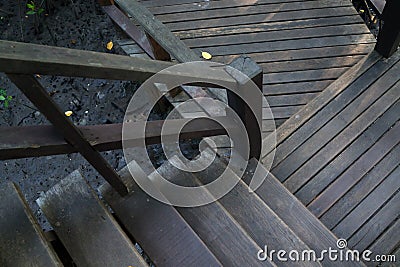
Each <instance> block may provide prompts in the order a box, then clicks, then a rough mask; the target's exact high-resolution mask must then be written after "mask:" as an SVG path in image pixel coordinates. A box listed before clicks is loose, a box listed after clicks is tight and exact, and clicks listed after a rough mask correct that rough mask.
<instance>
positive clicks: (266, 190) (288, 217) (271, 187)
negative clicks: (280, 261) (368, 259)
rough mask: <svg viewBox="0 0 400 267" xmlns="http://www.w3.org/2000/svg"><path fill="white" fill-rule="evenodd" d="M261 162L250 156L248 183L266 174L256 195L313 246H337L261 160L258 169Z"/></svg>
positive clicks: (333, 238) (354, 263)
mask: <svg viewBox="0 0 400 267" xmlns="http://www.w3.org/2000/svg"><path fill="white" fill-rule="evenodd" d="M257 164H258V162H257V161H256V160H254V159H253V160H251V161H250V163H249V166H248V168H247V169H246V172H245V175H244V176H243V177H242V179H243V181H244V182H245V183H246V184H250V182H251V179H260V178H264V177H265V180H264V181H263V183H262V184H261V186H260V187H259V188H258V189H257V190H256V191H255V192H256V193H257V195H258V196H259V197H260V198H261V199H262V200H263V201H264V202H265V203H266V204H267V205H268V206H269V207H270V208H271V209H272V210H273V211H274V212H275V213H276V214H279V217H280V218H281V219H282V220H283V221H284V222H285V223H286V224H287V225H288V226H289V227H290V229H292V230H293V231H294V232H295V234H296V235H297V236H298V237H299V238H300V239H301V240H303V242H304V243H306V244H307V245H308V246H309V247H310V248H311V249H313V250H315V251H320V250H321V247H327V248H329V247H332V248H334V247H336V240H337V238H336V237H335V236H334V235H333V234H332V233H331V232H330V231H329V230H328V229H327V228H326V227H325V226H324V225H323V224H322V223H321V222H320V221H319V220H318V219H317V218H316V217H315V216H314V215H313V214H312V213H311V212H310V211H309V210H308V209H307V208H306V207H305V206H304V205H302V204H301V203H300V202H299V201H298V200H297V198H296V197H295V196H294V195H292V194H291V193H290V192H289V191H288V190H287V189H286V188H285V187H284V186H283V185H282V184H281V183H280V182H279V181H278V180H277V179H276V178H275V177H274V176H273V174H272V173H270V172H268V171H267V170H266V169H265V168H264V167H263V166H262V165H261V164H260V166H259V169H258V171H257V172H256V173H255V170H256V167H257ZM341 264H343V266H362V264H361V263H357V262H341ZM322 265H323V266H337V264H336V263H335V262H332V261H329V260H327V259H325V260H324V261H322Z"/></svg>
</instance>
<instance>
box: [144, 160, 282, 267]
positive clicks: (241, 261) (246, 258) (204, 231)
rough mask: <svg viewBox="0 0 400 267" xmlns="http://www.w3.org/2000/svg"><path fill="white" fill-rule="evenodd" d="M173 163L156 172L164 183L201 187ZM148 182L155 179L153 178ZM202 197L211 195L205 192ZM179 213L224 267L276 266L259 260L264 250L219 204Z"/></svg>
mask: <svg viewBox="0 0 400 267" xmlns="http://www.w3.org/2000/svg"><path fill="white" fill-rule="evenodd" d="M172 162H173V159H172V160H170V161H169V162H166V163H164V164H163V165H162V166H161V167H160V168H158V169H157V172H158V173H159V174H161V175H162V176H163V177H164V179H167V180H169V181H170V182H173V183H175V184H179V185H182V186H198V185H199V184H200V181H199V180H198V179H197V178H196V177H195V176H193V174H192V173H188V172H182V171H180V170H178V169H177V168H175V167H174V166H173V165H172ZM174 164H175V165H176V164H179V163H178V162H175V163H174ZM149 178H150V179H154V178H153V177H152V176H150V177H149ZM199 190H200V189H199ZM203 193H204V194H205V195H208V196H210V195H211V194H210V193H209V192H208V191H207V190H206V189H204V188H203ZM177 210H178V211H179V213H180V214H181V215H182V216H183V217H184V218H185V220H186V221H187V222H188V223H189V224H190V226H191V227H192V228H193V230H194V231H195V232H196V233H197V234H198V235H199V236H200V238H201V239H202V240H203V241H204V243H205V244H206V245H207V246H208V247H209V249H210V250H211V251H212V252H213V253H214V254H215V256H216V257H217V258H218V259H219V260H220V261H221V263H222V264H223V265H224V266H261V265H262V266H275V264H274V263H273V262H271V261H270V260H269V259H267V260H266V261H264V262H261V261H259V260H258V259H257V252H258V251H259V250H260V249H261V247H260V246H259V245H258V244H257V243H256V242H255V241H254V240H253V239H252V238H251V237H250V236H249V235H248V233H247V232H246V231H245V230H244V229H243V228H242V227H241V225H240V224H239V223H238V222H237V221H236V220H235V219H234V218H233V217H232V215H231V214H230V213H229V212H228V211H227V210H226V209H225V208H224V207H223V205H221V203H220V202H219V201H215V202H213V203H210V204H207V205H204V206H200V207H194V208H177Z"/></svg>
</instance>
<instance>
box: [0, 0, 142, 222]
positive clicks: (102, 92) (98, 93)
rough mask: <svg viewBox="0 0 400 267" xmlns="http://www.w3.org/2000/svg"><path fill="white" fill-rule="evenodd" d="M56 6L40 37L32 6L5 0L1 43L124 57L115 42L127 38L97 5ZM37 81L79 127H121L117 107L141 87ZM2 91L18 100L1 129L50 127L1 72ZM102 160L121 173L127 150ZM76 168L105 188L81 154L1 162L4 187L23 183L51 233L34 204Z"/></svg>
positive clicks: (79, 1)
mask: <svg viewBox="0 0 400 267" xmlns="http://www.w3.org/2000/svg"><path fill="white" fill-rule="evenodd" d="M29 2H30V1H29ZM36 2H37V3H40V2H41V1H36ZM51 2H52V3H53V5H54V8H53V9H52V10H51V11H49V10H46V11H45V12H43V13H42V14H41V15H40V20H39V23H38V26H39V32H38V33H37V32H35V31H36V29H35V28H36V27H35V18H34V16H32V15H26V12H27V11H28V10H27V7H26V4H27V3H28V1H1V2H0V39H2V40H10V41H19V42H29V43H36V44H44V45H52V46H59V47H68V48H74V49H82V50H91V51H98V52H106V53H114V54H123V52H122V50H121V49H120V48H119V47H118V45H117V44H116V43H115V40H118V39H123V34H122V33H121V32H119V29H118V28H117V27H116V26H115V25H114V24H113V23H112V22H111V20H110V19H109V18H108V16H107V15H106V14H104V12H103V11H102V9H101V7H100V6H99V5H98V4H97V1H87V0H73V1H70V0H68V1H67V0H58V1H54V0H53V1H51ZM72 3H74V4H72ZM110 41H114V48H113V49H112V50H111V51H108V50H107V49H106V44H107V43H108V42H110ZM38 79H39V80H40V82H41V83H42V84H43V86H44V87H45V88H46V89H47V90H48V91H49V92H50V93H51V95H52V96H53V99H54V100H55V101H56V102H57V103H58V104H59V105H60V107H61V108H62V109H63V110H64V111H69V110H70V111H72V112H73V115H72V116H71V117H70V118H71V120H72V121H73V122H74V123H76V124H77V125H91V124H104V123H119V122H122V119H123V115H124V113H123V111H122V110H121V109H118V108H117V107H116V105H115V103H118V102H120V101H121V100H122V102H124V101H128V100H129V99H130V98H131V96H132V95H133V93H134V91H135V89H136V88H137V85H136V84H133V83H130V82H124V81H109V80H93V79H82V78H70V77H52V76H38ZM0 88H2V89H5V90H6V91H7V94H8V95H11V96H12V97H13V100H12V101H11V102H10V106H9V108H4V107H3V105H1V104H0V125H1V126H24V125H39V124H48V121H47V120H46V119H45V118H44V117H43V115H42V114H41V113H40V112H39V111H37V110H36V108H35V107H34V106H33V105H32V104H31V103H30V102H29V100H27V99H26V97H25V96H24V95H23V94H22V93H21V92H20V91H19V90H18V89H17V88H16V87H15V86H14V85H13V84H12V83H11V82H10V81H9V80H8V79H7V78H6V76H5V75H4V74H2V73H0ZM103 155H104V156H105V158H106V159H107V160H108V161H109V162H110V163H111V165H112V166H113V167H114V168H116V169H120V168H122V167H123V166H124V165H125V162H124V159H123V155H122V151H113V152H105V153H103ZM76 169H79V170H80V171H81V172H82V174H83V175H84V176H85V177H86V178H87V179H88V180H89V182H90V183H91V185H92V186H93V187H94V188H97V187H98V186H99V185H100V184H102V183H104V180H103V178H102V177H101V176H100V175H99V174H98V173H97V172H96V171H95V170H94V169H93V168H92V167H91V165H90V164H88V163H87V162H86V161H85V160H84V159H83V158H82V157H81V156H80V155H78V154H71V155H62V156H51V157H40V158H28V159H19V160H7V161H2V162H1V164H0V186H2V184H3V183H5V182H8V181H13V182H15V183H16V184H18V185H19V186H20V188H21V190H22V192H23V193H24V195H25V197H26V198H27V200H28V203H29V205H30V206H31V208H32V209H33V211H34V213H35V215H36V216H37V218H38V219H39V222H40V224H41V226H42V227H43V228H44V229H46V230H47V229H50V225H49V224H48V223H47V222H46V219H45V218H44V216H42V214H41V213H40V211H39V209H38V206H37V205H36V203H35V200H36V199H37V198H38V196H39V195H40V194H41V192H43V191H46V190H47V189H49V188H50V187H51V186H53V185H54V184H56V183H57V182H58V181H59V180H60V179H62V178H63V177H65V176H66V175H68V174H69V173H71V172H72V171H74V170H76Z"/></svg>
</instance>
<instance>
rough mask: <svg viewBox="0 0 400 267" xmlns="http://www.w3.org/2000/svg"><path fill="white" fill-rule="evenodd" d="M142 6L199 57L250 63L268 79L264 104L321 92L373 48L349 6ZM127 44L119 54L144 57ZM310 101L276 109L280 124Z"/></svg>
mask: <svg viewBox="0 0 400 267" xmlns="http://www.w3.org/2000/svg"><path fill="white" fill-rule="evenodd" d="M140 3H141V4H142V5H144V6H145V7H147V8H148V9H149V10H150V12H151V13H152V14H154V15H155V17H156V18H157V19H159V20H160V21H162V22H163V23H165V24H166V26H167V27H168V30H169V31H171V32H172V33H174V34H176V36H177V37H178V38H180V39H181V40H182V41H183V42H184V43H185V44H186V45H188V46H189V47H190V48H191V49H192V50H194V52H195V54H196V55H197V57H199V56H200V54H201V52H202V51H206V52H209V53H211V54H212V56H213V60H215V61H218V62H223V63H228V62H230V61H231V60H233V59H234V58H235V57H237V56H239V55H241V54H243V53H245V54H246V55H248V56H250V57H252V58H253V59H254V60H255V61H256V62H257V63H259V64H261V65H262V66H263V69H264V73H265V74H266V76H265V77H264V93H265V96H266V97H267V100H270V97H272V96H282V97H290V96H291V95H292V94H293V93H296V94H298V95H302V94H307V93H309V92H313V93H320V92H321V91H323V90H324V89H325V88H326V87H327V86H328V85H329V84H331V83H332V82H333V81H335V80H336V79H337V78H338V77H339V76H341V75H342V74H343V73H344V71H346V69H347V68H349V67H352V66H354V65H355V64H356V63H357V62H359V61H360V60H361V59H362V57H364V56H365V55H367V54H368V53H369V52H370V51H371V50H372V49H373V46H374V43H375V40H374V38H373V37H372V35H371V34H370V32H369V30H368V29H367V28H366V27H365V25H364V24H363V21H362V20H361V19H360V17H359V15H358V14H357V13H356V12H355V10H354V8H353V6H352V5H351V3H348V2H330V1H305V2H304V1H303V2H298V1H289V0H288V1H283V2H282V1H275V0H269V1H257V3H256V4H255V3H254V2H252V1H227V0H221V1H211V2H194V1H171V2H165V3H161V2H160V1H140ZM127 44H128V43H127ZM129 45H132V43H130V44H129ZM129 45H127V46H126V48H127V49H125V48H124V46H122V48H123V49H124V50H125V51H126V52H127V53H128V54H131V55H133V56H135V55H137V56H141V53H142V52H140V51H137V52H133V51H132V52H131V51H130V50H129ZM343 57H348V58H346V59H344V58H343ZM299 60H303V62H302V61H299ZM264 63H265V64H264ZM266 63H268V64H266ZM272 101H273V98H271V102H272ZM309 101H311V99H310V100H307V101H306V103H308V102H309ZM306 103H304V102H300V103H299V102H298V101H296V99H295V98H293V101H291V100H290V98H288V100H287V101H286V102H285V103H282V104H279V105H278V104H275V105H274V106H272V108H271V109H272V112H273V113H274V115H275V118H277V119H279V120H281V121H279V122H278V123H277V126H280V125H281V124H282V122H284V121H285V120H287V119H289V118H290V117H291V116H292V115H293V114H295V113H297V112H298V111H299V110H300V109H301V108H302V107H303V106H304V105H305V104H306ZM266 133H267V132H266Z"/></svg>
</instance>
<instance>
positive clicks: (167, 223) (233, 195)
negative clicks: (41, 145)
mask: <svg viewBox="0 0 400 267" xmlns="http://www.w3.org/2000/svg"><path fill="white" fill-rule="evenodd" d="M204 153H205V155H207V157H211V156H212V152H211V151H210V150H209V151H206V152H204ZM130 164H131V168H133V169H134V170H135V173H134V175H145V174H144V172H143V171H142V170H141V169H140V167H139V166H138V165H137V164H136V163H135V162H131V163H130ZM256 165H257V161H255V160H252V162H251V164H250V165H249V167H248V169H247V170H246V174H247V175H246V176H245V177H244V178H243V180H240V179H239V177H237V178H238V180H240V181H239V184H238V185H237V186H236V187H235V188H234V189H233V190H232V191H231V192H229V193H228V194H227V195H226V196H224V197H223V198H221V199H219V200H218V201H216V202H214V203H212V204H208V205H206V206H202V207H196V208H174V207H171V206H169V205H165V204H162V203H160V202H158V201H156V200H154V199H152V198H151V197H150V196H148V195H147V194H146V193H144V192H143V191H141V189H140V188H139V187H138V186H137V185H136V184H135V183H134V181H133V178H132V176H131V175H130V173H129V171H128V170H127V168H125V169H123V170H122V171H121V172H120V174H121V175H122V177H124V181H125V183H127V184H129V185H130V189H131V192H132V193H131V194H129V195H128V196H126V197H123V198H122V197H120V196H119V195H118V194H117V193H116V192H115V191H114V190H113V189H112V188H111V186H109V185H108V184H105V185H103V186H102V187H101V188H100V192H101V194H102V196H103V197H104V199H105V201H106V202H107V203H108V204H109V205H110V207H111V208H112V210H113V211H114V212H115V214H114V215H115V216H116V217H115V218H114V217H113V216H112V215H111V214H110V212H109V209H108V208H106V207H105V206H104V205H103V204H102V202H101V201H100V200H99V198H98V197H97V195H96V194H95V193H94V190H93V189H92V188H90V186H89V185H88V184H87V183H86V182H85V180H84V179H83V178H82V176H81V175H80V174H79V172H78V171H75V172H74V173H72V174H71V175H70V176H68V177H66V178H64V179H63V180H62V181H61V182H60V183H59V184H57V185H56V186H54V187H53V188H51V189H50V190H49V191H48V192H47V193H45V194H44V195H42V196H41V197H40V198H39V199H38V201H37V202H38V204H39V206H40V207H41V209H42V210H43V212H44V213H45V215H46V217H47V218H48V219H49V221H50V223H51V224H52V226H53V227H54V231H55V233H56V235H57V236H58V237H59V239H60V241H61V242H62V244H63V245H64V246H65V248H66V251H67V252H68V253H69V255H70V256H71V258H72V259H73V261H74V263H75V264H77V266H98V265H99V264H100V263H102V264H106V265H107V266H145V265H147V264H146V263H145V262H144V260H143V259H142V258H141V256H140V255H139V254H138V252H137V251H136V249H135V248H134V246H133V243H134V242H138V243H139V244H140V246H141V247H142V248H143V249H144V251H145V253H146V254H147V255H148V256H149V258H150V259H151V260H152V261H153V262H154V264H155V265H156V266H293V265H296V266H321V265H322V266H336V265H335V263H333V262H329V261H322V262H279V261H277V260H276V259H274V261H271V260H269V259H267V260H266V261H259V260H258V259H257V253H258V252H259V251H260V250H261V249H264V246H266V245H267V246H268V249H269V250H276V251H278V250H280V249H285V250H287V251H289V250H297V251H300V252H301V251H304V250H309V249H315V250H316V251H320V250H321V249H322V248H328V247H332V248H336V241H337V238H336V237H335V236H334V235H333V234H332V233H331V232H330V231H329V230H328V229H327V228H326V227H325V226H324V225H323V224H322V223H321V222H320V221H319V220H318V219H317V218H316V217H315V216H314V215H313V214H312V213H310V212H309V211H308V210H307V209H306V207H305V206H304V205H302V204H301V203H300V202H299V201H298V200H297V199H296V198H295V197H294V196H293V195H292V194H291V193H290V192H289V191H288V190H287V189H285V188H284V187H283V186H282V184H281V183H280V182H279V181H278V180H277V179H276V178H275V177H274V176H273V175H272V174H271V173H268V172H267V171H266V170H264V169H261V171H259V172H258V173H256V174H255V175H261V176H266V177H267V178H266V181H265V183H264V184H263V186H262V187H260V188H259V189H258V190H257V192H256V193H251V192H250V191H249V188H248V186H247V184H246V183H248V182H249V178H251V177H250V174H252V173H254V167H255V166H256ZM225 168H226V165H225V162H224V160H222V159H219V158H218V157H217V158H216V159H215V160H214V162H213V164H212V165H211V167H210V168H207V169H206V170H204V171H202V172H199V173H196V174H190V173H184V172H182V171H180V170H179V169H177V168H175V167H173V165H172V164H171V163H170V162H167V163H165V164H164V165H163V166H161V167H160V168H159V169H158V172H159V173H160V174H162V175H164V176H165V177H169V179H171V180H172V181H174V182H176V183H180V184H185V185H188V186H190V185H192V186H194V185H199V184H204V183H208V182H210V180H212V179H213V177H215V176H216V175H218V174H219V173H220V172H221V171H222V170H223V169H225ZM228 171H229V174H230V175H233V176H235V175H236V174H235V171H234V170H228ZM151 176H152V175H150V179H151ZM14 191H15V188H12V187H10V188H8V189H7V192H14ZM204 193H205V194H210V193H209V192H208V191H204ZM3 196H4V194H2V197H3ZM10 208H12V207H10ZM25 208H26V205H25ZM10 222H11V223H12V220H2V221H1V223H2V224H8V227H7V228H6V227H4V225H2V227H1V228H0V229H2V230H3V229H12V228H11V227H13V226H15V225H10ZM117 222H119V224H118V223H117ZM28 226H29V225H27V226H26V227H28ZM12 230H13V229H12ZM11 232H13V231H11ZM16 233H17V232H16ZM128 236H129V237H130V238H131V240H129V239H128ZM1 237H2V238H3V235H1ZM133 240H134V241H133ZM1 241H2V242H0V243H3V240H1ZM32 244H34V243H32ZM30 245H31V243H30V242H28V243H26V244H25V246H23V247H21V246H19V245H18V244H17V243H14V244H12V243H11V244H10V246H9V249H10V250H11V251H12V252H13V253H12V254H11V255H14V257H15V253H17V251H19V253H22V252H23V254H26V255H27V258H29V257H32V256H34V255H35V254H34V253H39V254H40V253H43V252H32V251H30V250H29V249H28V248H29V247H30ZM16 249H18V250H16ZM46 251H47V250H46ZM54 258H56V256H55V257H54ZM12 259H13V258H12V257H11V258H9V257H7V255H6V257H5V259H3V260H5V262H6V263H9V262H10V261H11V260H12ZM7 260H8V261H7ZM23 265H24V264H21V266H23ZM342 265H343V266H362V264H361V263H355V262H353V263H350V262H349V263H343V264H342ZM5 266H8V265H7V264H6V265H5ZM35 266H41V265H40V264H38V265H35Z"/></svg>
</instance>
